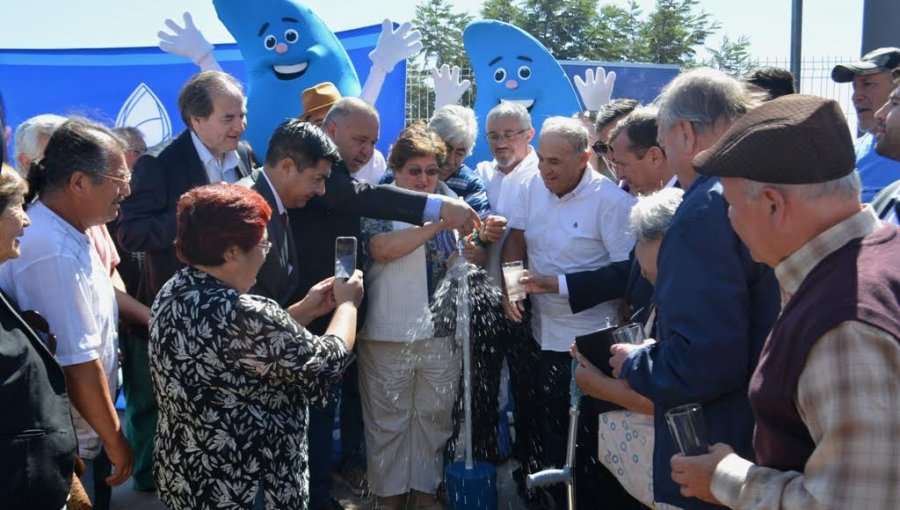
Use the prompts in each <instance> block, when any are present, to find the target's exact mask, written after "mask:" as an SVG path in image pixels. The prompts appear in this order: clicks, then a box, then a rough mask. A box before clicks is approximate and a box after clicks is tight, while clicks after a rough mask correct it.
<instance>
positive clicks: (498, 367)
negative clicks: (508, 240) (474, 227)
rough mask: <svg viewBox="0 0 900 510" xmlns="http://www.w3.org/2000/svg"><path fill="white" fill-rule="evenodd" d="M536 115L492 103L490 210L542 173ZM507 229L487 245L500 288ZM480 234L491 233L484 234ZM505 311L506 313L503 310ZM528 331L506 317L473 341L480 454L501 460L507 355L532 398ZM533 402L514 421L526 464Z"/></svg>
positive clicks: (487, 179) (520, 473) (486, 176)
mask: <svg viewBox="0 0 900 510" xmlns="http://www.w3.org/2000/svg"><path fill="white" fill-rule="evenodd" d="M534 134H535V131H534V128H533V127H532V125H531V115H530V114H529V113H528V110H527V109H526V108H525V107H524V106H522V105H520V104H517V103H500V104H498V105H497V106H495V107H494V108H492V109H491V110H490V111H489V112H488V115H487V119H486V121H485V134H484V137H485V139H486V141H487V143H488V147H489V148H490V151H491V153H492V154H493V156H494V159H493V160H492V161H482V162H480V163H478V164H477V165H476V167H475V168H476V169H475V172H476V173H477V174H478V176H479V177H480V178H481V181H482V182H483V183H484V185H485V188H486V189H487V196H488V202H489V204H490V207H491V211H493V212H494V213H495V214H499V215H501V216H503V217H505V218H508V217H509V215H510V214H512V211H513V209H514V207H515V206H516V203H517V200H518V196H519V194H520V193H521V189H522V186H523V183H524V182H526V181H528V180H529V179H530V178H531V177H533V176H534V175H536V174H537V172H538V168H537V165H538V159H537V153H536V152H535V151H534V149H533V148H532V147H531V140H532V139H533V138H534ZM507 232H508V230H506V231H504V232H502V235H501V236H500V238H498V239H497V240H496V241H495V242H493V243H492V244H489V245H488V262H487V264H486V265H485V269H486V270H487V272H488V274H489V275H491V280H492V281H493V282H494V284H495V285H497V286H498V287H499V288H503V275H502V272H501V268H500V257H501V251H500V250H501V246H502V244H503V243H502V241H503V239H505V237H504V236H505V235H507ZM479 237H486V236H481V235H480V234H479ZM500 313H502V312H500ZM524 342H530V340H529V339H528V334H527V333H526V332H525V331H524V329H523V328H522V325H520V324H515V323H511V322H507V321H501V323H500V324H498V325H497V332H496V337H495V338H494V339H493V341H485V342H479V343H476V344H475V345H474V346H473V359H474V360H475V363H476V365H477V366H478V367H479V368H480V375H479V377H478V384H475V385H474V387H473V389H472V391H473V395H472V400H473V415H474V416H473V426H474V438H473V442H474V449H475V452H476V456H477V457H478V458H484V459H487V460H489V461H493V460H494V459H496V460H498V461H499V451H498V443H497V430H498V423H497V420H498V418H499V417H498V416H497V413H496V409H497V408H498V396H499V395H498V391H499V390H500V378H501V373H502V369H503V361H504V359H505V360H506V362H507V366H508V368H509V380H510V389H511V393H512V397H513V400H514V401H516V402H528V403H530V402H532V398H531V397H530V394H531V381H530V379H531V377H532V375H533V374H532V373H531V366H532V365H533V363H532V362H531V361H530V359H529V358H530V356H532V355H533V352H532V351H533V349H522V345H526V346H528V345H529V344H527V343H524ZM534 410H535V409H534V406H533V405H530V404H529V405H516V407H515V411H514V412H515V423H516V440H515V443H514V444H513V449H512V457H513V458H515V459H516V460H518V461H519V462H520V463H522V464H524V462H525V461H526V458H527V452H528V451H529V449H530V447H529V446H528V445H527V444H526V440H525V438H527V437H528V436H529V435H530V434H529V433H525V432H526V430H527V428H526V427H527V425H524V424H530V423H531V422H532V421H533V420H531V419H530V418H528V416H530V415H531V414H532V413H533V412H534ZM514 476H515V478H516V481H517V482H518V484H519V489H520V492H521V493H522V494H524V492H525V470H524V469H519V470H517V471H516V472H515V473H514Z"/></svg>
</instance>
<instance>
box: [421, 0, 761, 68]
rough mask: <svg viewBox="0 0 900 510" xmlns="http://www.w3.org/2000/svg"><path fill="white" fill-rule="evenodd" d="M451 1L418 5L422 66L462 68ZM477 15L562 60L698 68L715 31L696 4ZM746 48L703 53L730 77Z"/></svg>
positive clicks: (519, 8) (554, 5) (549, 7)
mask: <svg viewBox="0 0 900 510" xmlns="http://www.w3.org/2000/svg"><path fill="white" fill-rule="evenodd" d="M449 2H450V0H421V3H420V4H419V5H418V6H417V7H416V26H417V27H418V28H419V30H422V33H423V43H424V45H425V48H426V52H425V60H428V61H433V62H434V63H436V64H441V63H449V64H451V65H452V64H454V63H456V64H459V63H460V62H465V54H464V51H463V49H462V30H463V29H464V28H465V25H466V24H468V23H469V21H471V19H470V17H469V16H468V15H466V14H459V13H453V12H452V9H451V6H450V4H449ZM481 16H482V17H483V18H485V19H496V20H500V21H505V22H507V23H512V24H514V25H516V26H519V27H520V28H522V29H523V30H525V31H526V32H528V33H530V34H531V35H533V36H534V37H535V38H536V39H537V40H539V41H541V43H543V44H544V46H546V47H547V49H548V50H550V53H552V54H553V56H554V57H556V58H557V59H560V60H575V59H586V60H601V61H611V62H654V63H660V64H678V65H682V66H692V65H698V64H699V62H698V61H697V51H698V50H699V49H701V48H703V47H704V44H705V43H706V41H707V39H708V38H709V37H710V36H711V35H713V34H714V33H715V32H716V31H718V30H719V28H720V26H719V23H718V22H716V21H715V20H714V19H713V18H712V16H711V15H710V14H709V13H707V12H706V11H704V10H703V9H701V8H700V7H699V0H656V3H655V5H654V8H653V10H652V11H651V12H648V13H644V12H643V11H642V9H641V8H640V6H639V5H638V3H637V1H636V0H630V2H629V3H628V4H627V6H625V7H621V6H619V5H617V4H614V3H610V2H603V1H600V2H598V0H484V3H483V4H482V8H481ZM749 44H750V43H749V41H747V39H746V37H742V38H738V39H737V40H734V41H730V40H729V41H728V44H727V45H726V44H724V43H723V45H722V46H721V47H720V48H718V49H717V50H710V49H709V48H707V50H708V51H710V53H711V54H712V55H713V57H712V58H711V61H712V62H714V64H715V65H717V66H719V67H721V68H723V69H727V70H730V69H733V68H734V69H737V68H743V67H744V66H745V64H744V63H742V62H743V61H742V60H741V58H744V56H745V54H746V53H747V51H748V50H749ZM715 52H719V53H715ZM742 52H743V53H742ZM748 58H749V57H748Z"/></svg>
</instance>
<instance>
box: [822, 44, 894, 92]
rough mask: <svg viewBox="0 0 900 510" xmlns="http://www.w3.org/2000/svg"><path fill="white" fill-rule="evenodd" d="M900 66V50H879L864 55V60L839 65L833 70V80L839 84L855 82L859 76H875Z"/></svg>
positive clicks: (891, 48)
mask: <svg viewBox="0 0 900 510" xmlns="http://www.w3.org/2000/svg"><path fill="white" fill-rule="evenodd" d="M897 66H900V48H894V47H890V48H878V49H877V50H873V51H870V52H868V53H866V54H865V55H863V58H862V60H859V61H857V62H849V63H846V64H838V65H836V66H834V69H832V70H831V79H832V80H834V81H836V82H838V83H847V82H851V81H853V77H854V76H856V75H857V74H875V73H880V72H883V71H891V70H893V69H894V68H895V67H897Z"/></svg>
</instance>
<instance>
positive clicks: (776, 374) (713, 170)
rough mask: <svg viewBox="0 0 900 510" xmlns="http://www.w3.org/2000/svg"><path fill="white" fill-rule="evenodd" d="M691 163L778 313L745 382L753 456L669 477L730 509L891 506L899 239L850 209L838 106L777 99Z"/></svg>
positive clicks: (899, 417)
mask: <svg viewBox="0 0 900 510" xmlns="http://www.w3.org/2000/svg"><path fill="white" fill-rule="evenodd" d="M694 164H695V166H696V168H697V170H698V171H699V172H701V173H703V174H705V175H715V176H720V177H721V179H722V185H723V187H724V189H725V196H726V198H727V199H728V203H729V218H730V219H731V223H732V225H734V229H735V230H736V231H737V233H738V235H739V236H740V238H741V239H742V240H743V241H744V242H745V243H746V244H747V246H748V247H749V248H750V253H751V254H752V255H753V258H754V260H758V261H760V262H763V263H765V264H767V265H768V266H771V267H772V268H774V269H775V274H776V275H777V277H778V284H779V286H780V288H781V294H782V296H784V300H785V301H784V306H783V307H782V310H781V314H780V315H779V317H778V321H777V322H776V323H775V326H774V328H773V329H772V332H771V334H770V335H769V337H768V339H767V340H766V343H765V347H764V348H763V351H762V355H761V356H760V360H759V365H757V366H756V370H755V372H754V374H753V378H752V380H751V382H750V389H749V392H750V403H751V405H752V406H753V413H754V415H755V418H756V427H755V430H754V434H753V452H752V455H747V454H737V455H736V454H735V453H734V451H733V450H732V448H731V447H730V446H728V445H727V444H722V443H719V444H714V445H713V446H712V447H711V448H710V453H708V454H705V455H699V456H693V457H684V456H681V455H678V456H675V457H674V458H672V461H671V465H672V478H673V479H674V480H675V482H676V483H678V484H679V485H681V491H682V494H684V495H686V496H695V497H698V498H701V499H703V500H706V501H709V502H712V503H716V504H724V505H727V506H728V507H730V508H739V509H744V508H747V509H749V508H783V509H811V508H866V509H873V510H877V509H885V510H887V509H895V508H898V507H900V468H898V466H900V443H898V442H897V438H896V434H897V430H898V429H900V412H898V401H900V375H898V374H900V295H898V289H900V265H898V264H897V263H896V257H897V253H900V229H898V228H897V227H896V226H895V225H889V224H885V223H882V222H881V221H879V220H878V218H877V217H876V216H875V213H874V211H873V210H872V208H871V207H868V206H866V207H864V206H863V205H862V204H861V203H860V195H859V189H860V178H859V176H858V175H857V174H856V173H855V172H854V171H853V168H854V155H853V145H852V142H851V140H850V134H849V130H848V129H847V125H846V122H845V120H844V115H843V113H842V112H841V108H840V106H839V105H838V104H837V102H835V101H833V100H830V99H823V98H819V97H814V96H806V95H796V96H787V97H783V98H779V99H776V100H774V101H771V102H770V103H767V104H765V105H763V106H761V107H759V109H757V110H756V111H753V112H751V113H749V114H747V116H746V117H744V118H743V119H741V120H739V121H738V122H737V123H735V125H734V126H733V127H732V129H730V130H729V131H728V132H727V133H726V134H725V135H724V136H723V137H722V139H721V140H720V141H719V142H718V143H717V144H716V145H714V146H713V147H712V148H711V149H709V150H708V151H706V152H703V153H701V154H700V155H699V156H698V157H697V159H695V160H694ZM745 459H753V461H752V462H751V461H749V460H745Z"/></svg>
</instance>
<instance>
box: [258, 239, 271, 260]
mask: <svg viewBox="0 0 900 510" xmlns="http://www.w3.org/2000/svg"><path fill="white" fill-rule="evenodd" d="M256 246H259V247H260V248H262V252H263V257H265V256H266V255H268V254H269V251H270V250H271V249H272V241H266V242H264V243H259V244H257V245H256Z"/></svg>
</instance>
